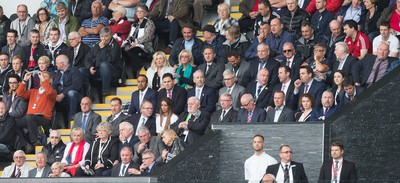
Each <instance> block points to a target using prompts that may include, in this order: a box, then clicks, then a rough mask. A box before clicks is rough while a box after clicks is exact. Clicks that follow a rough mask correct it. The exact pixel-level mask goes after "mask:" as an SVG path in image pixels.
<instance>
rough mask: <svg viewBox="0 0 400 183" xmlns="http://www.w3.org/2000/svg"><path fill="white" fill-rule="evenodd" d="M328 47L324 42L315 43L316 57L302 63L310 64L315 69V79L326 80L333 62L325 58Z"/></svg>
mask: <svg viewBox="0 0 400 183" xmlns="http://www.w3.org/2000/svg"><path fill="white" fill-rule="evenodd" d="M326 50H327V47H326V45H325V44H323V43H317V44H315V45H314V57H310V58H309V59H307V60H306V61H305V62H304V63H303V64H302V65H309V66H310V67H311V68H312V69H313V71H314V79H315V80H317V81H325V79H326V75H327V74H329V73H330V72H329V71H330V70H331V68H332V65H333V63H332V62H331V61H329V60H328V59H326V58H325V54H326Z"/></svg>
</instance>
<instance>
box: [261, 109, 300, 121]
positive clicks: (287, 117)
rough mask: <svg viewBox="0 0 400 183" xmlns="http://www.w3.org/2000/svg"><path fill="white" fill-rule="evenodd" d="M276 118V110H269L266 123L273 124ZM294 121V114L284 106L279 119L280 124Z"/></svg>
mask: <svg viewBox="0 0 400 183" xmlns="http://www.w3.org/2000/svg"><path fill="white" fill-rule="evenodd" d="M274 118H275V109H274V108H268V110H267V117H266V118H265V122H267V123H273V122H274ZM290 121H294V112H293V111H292V110H291V109H289V108H288V107H286V106H284V107H283V109H282V112H281V115H280V116H279V118H278V122H290Z"/></svg>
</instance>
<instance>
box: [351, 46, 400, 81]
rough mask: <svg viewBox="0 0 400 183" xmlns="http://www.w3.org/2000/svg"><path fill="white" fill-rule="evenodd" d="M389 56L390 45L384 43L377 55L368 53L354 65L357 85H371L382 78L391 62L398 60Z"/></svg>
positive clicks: (354, 78)
mask: <svg viewBox="0 0 400 183" xmlns="http://www.w3.org/2000/svg"><path fill="white" fill-rule="evenodd" d="M388 56H389V45H388V44H387V43H382V44H380V45H379V47H378V51H377V55H376V56H375V55H370V54H367V55H366V56H365V57H364V58H363V59H362V60H360V61H359V62H357V64H356V65H355V66H354V73H353V80H354V82H355V83H356V86H362V87H369V86H370V85H371V84H373V83H375V82H377V81H378V80H380V79H381V78H382V77H383V76H384V75H385V72H386V70H387V69H388V68H389V66H390V64H391V63H392V62H393V61H395V60H397V58H391V57H388Z"/></svg>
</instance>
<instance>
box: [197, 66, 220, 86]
mask: <svg viewBox="0 0 400 183" xmlns="http://www.w3.org/2000/svg"><path fill="white" fill-rule="evenodd" d="M206 68H207V63H206V62H204V63H203V64H201V65H199V67H198V68H197V69H199V70H202V71H203V72H204V75H205V78H206V81H205V85H207V86H209V87H211V88H214V89H219V88H221V87H222V83H223V82H222V81H223V79H224V78H223V76H222V73H223V72H224V70H225V65H224V64H217V63H215V62H213V63H212V64H211V66H209V69H208V73H206Z"/></svg>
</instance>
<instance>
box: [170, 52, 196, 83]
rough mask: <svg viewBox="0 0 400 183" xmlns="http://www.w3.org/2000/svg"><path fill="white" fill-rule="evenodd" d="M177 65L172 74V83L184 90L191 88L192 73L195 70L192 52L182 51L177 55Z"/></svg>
mask: <svg viewBox="0 0 400 183" xmlns="http://www.w3.org/2000/svg"><path fill="white" fill-rule="evenodd" d="M178 60H179V65H178V67H177V68H176V70H175V73H174V78H175V80H174V82H175V84H176V85H178V86H180V87H182V88H185V89H186V90H188V89H190V88H192V87H193V85H194V82H193V73H194V71H196V70H197V68H196V66H195V65H194V58H193V55H192V52H190V51H189V50H182V51H181V53H179V58H178Z"/></svg>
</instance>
